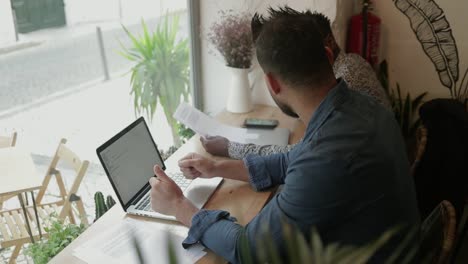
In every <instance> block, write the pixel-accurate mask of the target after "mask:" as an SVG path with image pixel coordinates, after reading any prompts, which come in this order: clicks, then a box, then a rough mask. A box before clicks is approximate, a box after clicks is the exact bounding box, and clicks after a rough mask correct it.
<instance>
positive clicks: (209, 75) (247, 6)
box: [200, 0, 353, 114]
mask: <svg viewBox="0 0 468 264" xmlns="http://www.w3.org/2000/svg"><path fill="white" fill-rule="evenodd" d="M284 4H288V5H289V6H290V7H292V8H294V9H298V10H303V9H312V10H317V11H319V12H323V13H324V14H326V15H327V16H328V17H330V19H331V20H332V21H334V20H335V16H336V15H337V11H336V10H340V11H339V12H338V15H339V16H340V18H339V19H337V20H336V21H335V23H334V30H336V31H337V34H338V35H337V38H338V40H339V42H340V43H344V39H345V36H346V30H345V28H346V26H345V24H346V23H347V20H348V18H349V16H350V15H351V14H352V11H353V8H352V2H351V1H349V0H337V1H330V0H308V1H306V0H289V1H286V0H272V1H265V0H250V1H249V0H244V1H235V0H223V1H222V3H221V1H218V0H203V1H200V10H201V11H200V12H201V14H200V17H201V21H200V23H201V31H202V33H201V35H202V36H201V41H202V44H201V47H202V48H201V58H202V59H201V60H202V62H201V64H202V85H201V86H202V90H203V104H204V110H205V111H206V112H208V113H211V114H215V113H217V112H219V111H221V110H223V109H224V107H225V104H226V98H227V92H228V87H227V84H228V83H229V80H230V75H229V73H228V71H227V69H226V68H225V67H224V65H225V63H224V61H223V58H222V57H221V56H218V55H213V52H212V51H213V49H212V48H211V47H210V46H209V44H208V41H207V40H206V33H207V30H208V28H209V27H210V25H211V23H213V21H215V20H216V19H217V18H218V11H219V10H226V9H234V10H250V11H251V12H264V11H265V10H266V8H267V7H268V6H277V5H284ZM337 6H338V7H339V9H337ZM343 26H344V28H343ZM249 78H250V81H251V84H252V86H253V88H252V90H253V91H252V94H253V99H254V102H255V103H261V104H271V105H274V102H273V100H272V99H271V97H270V95H269V93H268V91H267V88H266V85H265V82H264V80H263V72H262V70H261V69H260V67H259V66H258V65H257V63H256V62H254V67H253V70H252V71H251V73H250V74H249Z"/></svg>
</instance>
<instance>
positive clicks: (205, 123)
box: [174, 103, 259, 143]
mask: <svg viewBox="0 0 468 264" xmlns="http://www.w3.org/2000/svg"><path fill="white" fill-rule="evenodd" d="M174 118H175V119H177V121H179V122H181V123H182V124H184V125H185V126H186V127H189V128H190V129H192V130H193V131H195V132H196V133H198V134H200V135H201V136H208V135H209V136H223V137H226V138H227V139H229V140H231V141H236V142H240V143H247V141H251V140H252V139H256V138H258V137H259V134H255V133H254V134H252V133H248V132H247V129H245V128H240V127H233V126H228V125H225V124H222V123H221V122H218V121H216V120H215V119H213V118H211V117H209V116H208V115H206V114H205V113H203V112H201V111H199V110H198V109H196V108H194V107H193V106H191V105H189V104H187V103H181V104H180V105H179V106H178V107H177V110H176V111H175V113H174Z"/></svg>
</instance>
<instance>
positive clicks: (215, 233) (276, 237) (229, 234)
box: [182, 197, 285, 264]
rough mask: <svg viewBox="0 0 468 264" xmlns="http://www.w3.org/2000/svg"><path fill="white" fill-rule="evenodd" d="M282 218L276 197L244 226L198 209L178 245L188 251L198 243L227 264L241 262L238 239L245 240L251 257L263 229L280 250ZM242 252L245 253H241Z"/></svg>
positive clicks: (223, 214) (226, 216)
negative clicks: (185, 235) (267, 231)
mask: <svg viewBox="0 0 468 264" xmlns="http://www.w3.org/2000/svg"><path fill="white" fill-rule="evenodd" d="M284 217H285V215H284V214H283V213H282V211H281V209H280V207H279V206H278V204H277V202H276V197H275V198H273V200H272V201H271V202H270V203H268V204H267V206H266V207H265V208H264V209H263V210H262V211H261V213H260V214H259V215H257V216H256V217H255V218H254V219H253V220H252V221H251V222H250V223H249V224H248V225H247V226H246V227H243V226H241V225H240V224H238V223H235V219H233V218H232V217H230V216H229V213H228V212H225V211H217V210H216V211H207V210H201V211H200V212H199V213H197V214H196V215H195V216H194V217H193V218H192V227H191V228H190V230H189V235H188V237H187V238H186V239H185V240H184V241H183V242H182V246H183V247H184V248H188V247H189V246H190V245H192V244H195V243H198V242H201V243H202V244H203V245H204V246H206V247H207V248H209V249H211V250H212V251H213V252H215V253H216V254H217V255H219V256H222V257H223V258H224V259H226V260H227V261H229V262H230V263H233V264H235V263H241V260H242V256H241V251H242V249H241V248H242V243H241V241H242V239H241V237H243V238H246V239H247V241H248V245H249V252H248V254H249V255H252V256H253V257H254V258H255V257H256V254H257V245H256V241H257V235H258V234H260V232H263V231H264V230H265V229H266V228H268V230H269V234H270V235H271V236H272V239H273V241H274V243H275V244H276V245H277V246H279V247H282V239H281V237H282V231H281V227H282V226H281V221H280V219H283V218H284ZM268 223H270V224H268ZM267 225H268V227H267ZM244 250H245V249H244ZM243 253H244V254H246V252H245V251H244V252H243Z"/></svg>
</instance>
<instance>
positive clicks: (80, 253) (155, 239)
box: [73, 218, 206, 264]
mask: <svg viewBox="0 0 468 264" xmlns="http://www.w3.org/2000/svg"><path fill="white" fill-rule="evenodd" d="M178 233H179V234H180V231H179V232H178ZM134 239H135V240H136V241H137V242H138V243H139V245H140V249H141V252H142V257H143V259H144V262H145V263H151V262H154V263H169V257H168V241H169V239H170V241H171V242H172V244H173V246H174V250H175V253H176V256H177V263H194V262H196V261H198V260H199V259H200V258H202V257H203V256H204V255H205V254H206V252H205V251H203V249H204V247H203V246H202V245H194V246H192V247H190V248H189V249H188V250H185V249H183V248H182V246H181V243H182V240H183V238H182V237H181V236H180V235H178V234H174V233H172V232H168V231H165V230H162V229H161V227H160V226H159V225H158V224H154V223H150V222H143V221H138V220H135V219H131V218H127V219H126V220H125V221H123V222H122V223H121V224H119V225H117V226H115V227H112V228H110V229H109V231H107V232H105V233H104V234H102V235H100V236H98V237H96V238H94V239H92V240H90V241H88V242H87V243H86V244H85V245H83V246H81V247H79V248H76V249H75V251H74V253H73V255H74V256H76V257H78V258H80V259H82V260H83V261H85V262H87V263H90V264H93V263H96V264H97V263H122V264H123V263H126V264H127V263H129V264H131V263H140V262H139V260H138V257H137V252H136V250H135V248H134V243H133V241H134Z"/></svg>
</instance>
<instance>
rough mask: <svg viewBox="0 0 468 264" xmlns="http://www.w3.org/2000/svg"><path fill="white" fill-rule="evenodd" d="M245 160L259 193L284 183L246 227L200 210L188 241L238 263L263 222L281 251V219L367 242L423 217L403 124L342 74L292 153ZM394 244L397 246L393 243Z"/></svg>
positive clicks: (342, 239)
mask: <svg viewBox="0 0 468 264" xmlns="http://www.w3.org/2000/svg"><path fill="white" fill-rule="evenodd" d="M244 163H245V165H246V167H247V168H248V171H249V174H250V183H251V185H252V187H253V188H254V189H255V190H257V191H262V190H265V189H266V188H269V187H272V186H276V185H279V184H284V187H283V189H282V191H281V192H280V193H279V194H277V195H276V196H274V197H273V198H272V200H271V201H270V202H268V204H267V205H266V206H265V207H264V208H263V209H262V210H261V211H260V213H259V214H258V215H257V216H256V217H255V218H254V219H253V220H252V221H251V222H250V223H249V224H248V225H247V226H245V227H243V226H241V225H239V224H237V223H236V222H235V219H234V218H232V217H230V215H229V213H228V212H225V211H220V210H214V211H210V210H201V211H200V212H199V213H197V214H195V215H194V217H193V218H192V227H191V228H190V230H189V234H188V237H187V238H186V239H185V241H184V242H183V246H184V247H188V246H189V245H191V244H194V243H197V242H201V243H203V244H204V245H205V246H206V247H208V248H210V249H211V250H213V251H214V252H215V253H216V254H218V255H220V256H223V257H224V258H225V259H226V260H228V261H230V262H232V263H239V262H240V258H239V257H240V255H239V250H240V237H241V235H242V236H246V237H247V238H248V240H249V243H250V247H251V250H252V251H251V252H254V253H255V252H256V247H255V242H256V239H257V237H258V235H259V234H261V232H263V231H264V229H265V226H268V230H269V232H270V234H271V235H272V237H273V240H274V243H275V244H276V245H277V246H278V247H279V249H280V252H281V250H282V249H284V245H283V240H282V238H281V236H282V230H281V229H282V225H281V221H282V219H283V220H286V221H287V222H289V223H291V224H293V225H295V226H296V227H298V228H299V229H300V230H301V232H303V233H304V234H305V235H306V237H310V236H309V234H310V231H311V229H312V228H313V227H315V228H316V230H317V231H318V232H319V234H320V235H321V238H322V240H323V241H324V243H326V244H327V243H332V242H338V243H341V244H347V245H362V244H365V243H369V242H371V241H372V240H374V239H376V238H377V237H378V236H380V235H381V234H382V233H383V232H384V231H386V230H388V229H389V228H393V227H395V226H397V225H411V226H415V225H416V226H417V225H418V223H419V215H418V211H417V205H416V195H415V192H414V186H413V181H412V179H411V177H410V175H409V164H408V161H407V157H406V154H405V147H404V143H403V140H402V137H401V133H400V129H399V127H398V124H397V123H396V121H395V118H394V117H393V115H392V113H390V112H389V111H387V110H386V109H384V108H383V107H381V106H380V105H379V104H378V103H377V102H375V101H374V100H373V99H371V98H370V97H367V96H364V95H360V94H358V93H356V92H353V91H351V90H349V89H348V87H347V85H346V83H345V82H344V81H342V80H340V81H339V83H338V85H337V86H336V87H334V88H333V89H332V90H331V91H330V92H329V94H328V95H327V97H326V98H325V99H324V100H323V102H322V103H321V104H320V106H319V107H318V109H317V110H316V112H315V113H314V115H313V117H312V119H311V120H310V122H309V124H308V126H307V129H306V132H305V136H304V139H303V140H302V141H301V142H300V143H299V144H298V145H297V146H296V147H295V148H294V149H293V150H291V151H290V152H288V153H284V154H274V155H271V156H267V157H260V156H248V157H247V158H245V159H244ZM390 250H391V249H390Z"/></svg>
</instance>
